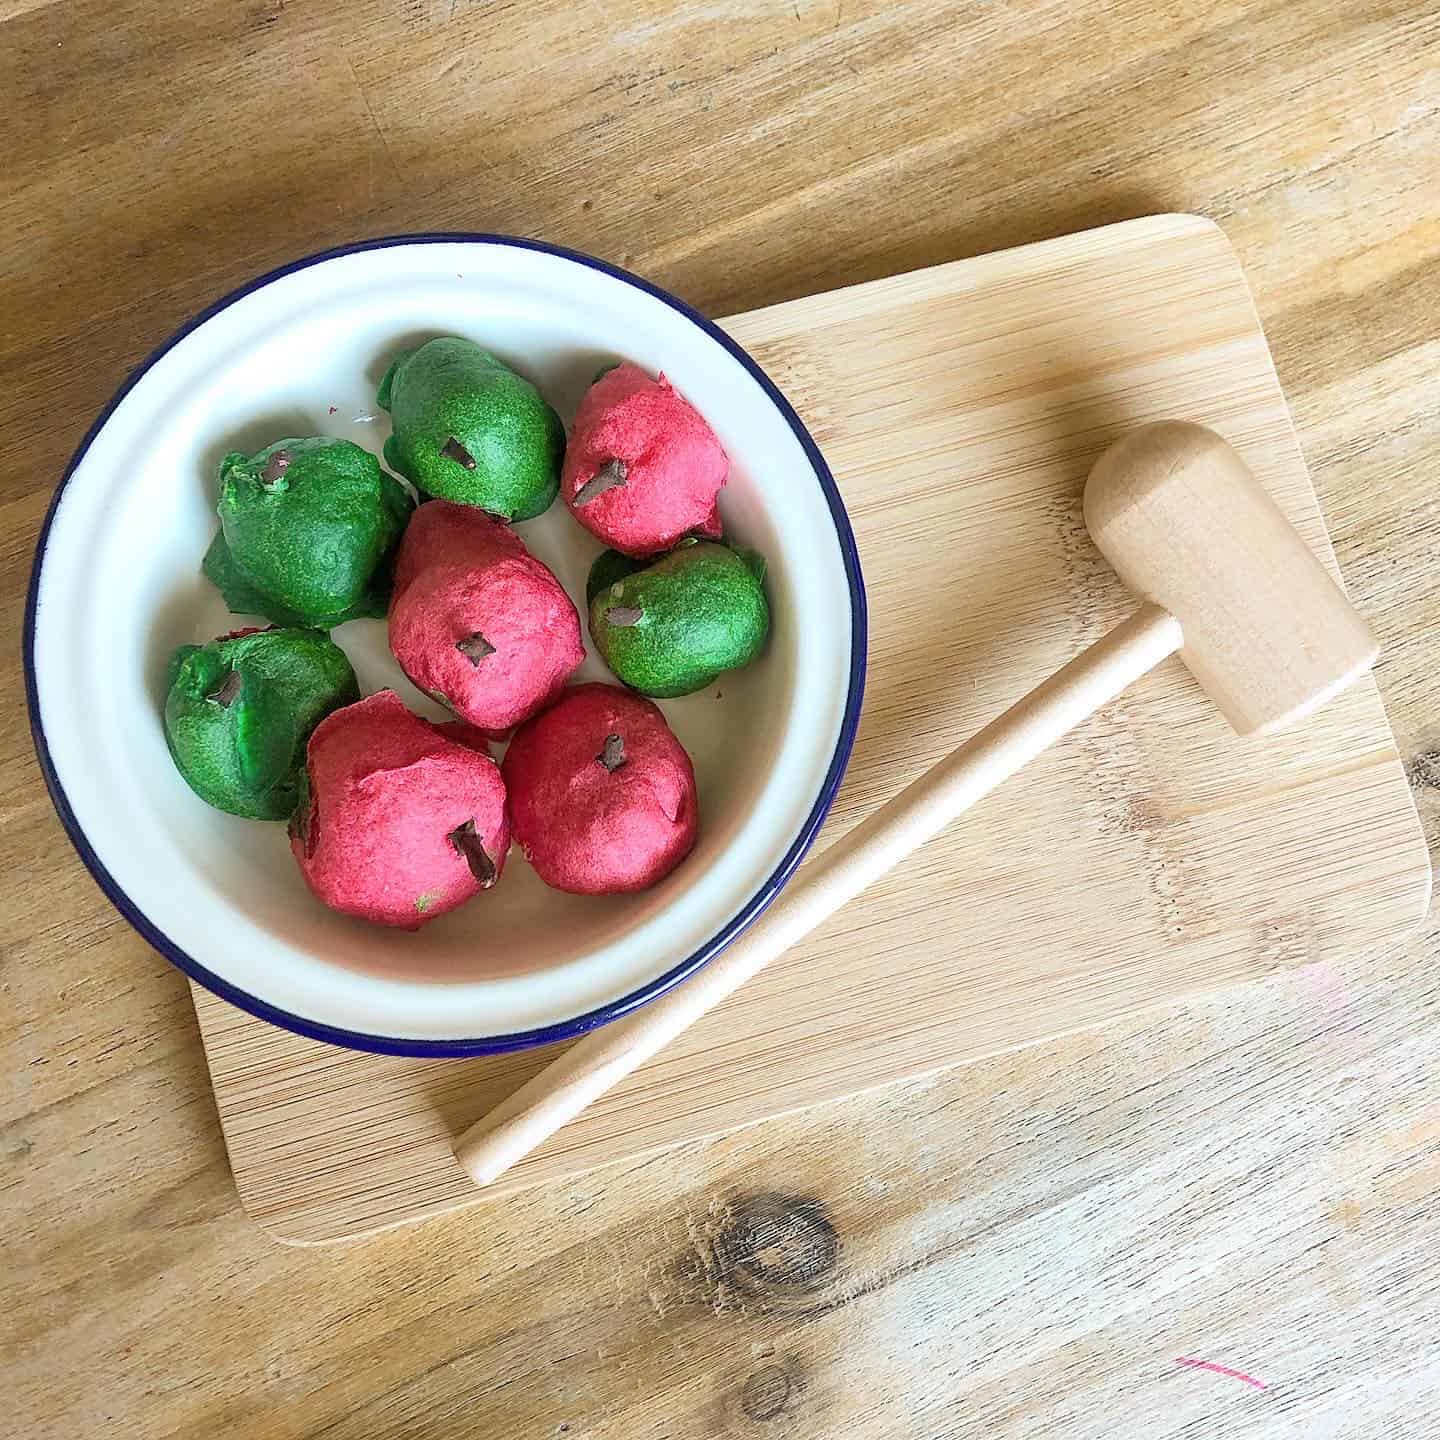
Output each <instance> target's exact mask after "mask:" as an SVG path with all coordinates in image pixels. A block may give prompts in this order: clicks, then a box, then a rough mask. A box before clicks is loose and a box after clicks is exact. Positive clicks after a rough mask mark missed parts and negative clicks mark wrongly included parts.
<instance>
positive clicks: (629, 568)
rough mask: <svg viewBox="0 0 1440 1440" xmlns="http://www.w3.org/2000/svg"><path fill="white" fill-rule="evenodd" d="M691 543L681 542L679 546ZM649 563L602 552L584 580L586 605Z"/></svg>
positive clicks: (614, 551)
mask: <svg viewBox="0 0 1440 1440" xmlns="http://www.w3.org/2000/svg"><path fill="white" fill-rule="evenodd" d="M688 543H691V542H688V541H681V544H688ZM649 563H650V562H649V561H648V560H637V559H635V557H634V556H633V555H625V554H623V553H622V552H621V551H619V550H602V551H601V552H600V553H599V554H598V555H597V556H596V557H595V560H594V563H593V564H592V565H591V566H590V574H589V575H588V576H587V577H586V580H585V603H586V604H587V605H588V604H589V603H590V602H591V601H592V600H593V599H594V598H595V597H596V596H597V595H598V594H599V593H600V592H601V591H602V590H608V589H609V588H610V587H611V586H612V585H613V584H614V583H615V582H616V581H617V580H623V579H624V578H625V577H626V576H627V575H633V574H634V573H635V572H636V571H637V570H643V569H644V568H645V567H646V565H648V564H649Z"/></svg>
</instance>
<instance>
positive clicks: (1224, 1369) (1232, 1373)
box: [1175, 1355, 1265, 1390]
mask: <svg viewBox="0 0 1440 1440" xmlns="http://www.w3.org/2000/svg"><path fill="white" fill-rule="evenodd" d="M1175 1363H1176V1364H1177V1365H1188V1366H1189V1367H1190V1368H1191V1369H1192V1370H1213V1371H1214V1372H1215V1373H1216V1374H1217V1375H1228V1376H1229V1377H1230V1378H1231V1379H1232V1380H1243V1381H1244V1382H1245V1383H1246V1384H1247V1385H1253V1386H1254V1387H1255V1388H1256V1389H1257V1390H1263V1389H1264V1388H1265V1382H1264V1381H1263V1380H1257V1379H1256V1378H1255V1377H1254V1376H1253V1375H1247V1374H1246V1373H1245V1372H1244V1371H1243V1370H1232V1369H1231V1368H1230V1367H1229V1366H1228V1365H1217V1364H1216V1363H1215V1362H1214V1361H1213V1360H1190V1359H1187V1358H1186V1357H1185V1356H1184V1355H1178V1356H1176V1358H1175Z"/></svg>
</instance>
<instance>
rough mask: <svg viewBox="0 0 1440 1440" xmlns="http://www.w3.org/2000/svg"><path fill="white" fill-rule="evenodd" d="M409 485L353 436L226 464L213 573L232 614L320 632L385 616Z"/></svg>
mask: <svg viewBox="0 0 1440 1440" xmlns="http://www.w3.org/2000/svg"><path fill="white" fill-rule="evenodd" d="M411 508H412V507H411V503H410V497H409V496H408V495H407V494H406V493H405V487H404V486H403V485H401V484H400V483H399V482H398V481H396V480H394V479H392V478H391V477H390V476H389V475H387V474H385V472H384V471H383V470H382V469H381V468H380V462H379V461H378V460H377V459H376V458H375V457H374V456H373V455H372V454H371V453H370V452H369V451H368V450H364V449H362V448H361V447H360V446H359V445H353V444H351V442H350V441H348V440H334V439H331V438H329V437H328V436H316V437H315V438H313V439H308V440H278V441H276V443H275V444H274V445H267V446H266V447H265V449H263V450H261V451H260V452H259V453H258V454H256V455H251V456H245V455H240V454H230V455H227V456H226V457H225V458H224V459H223V460H222V461H221V462H220V501H219V504H218V505H217V506H216V510H217V512H218V513H219V516H220V534H219V536H217V537H216V540H215V542H214V543H212V545H211V546H210V549H209V551H208V552H207V553H206V556H205V564H204V570H205V574H206V575H207V576H209V578H210V579H211V580H213V581H214V582H215V584H216V585H218V586H219V587H220V590H221V592H222V593H223V594H224V596H225V601H226V604H228V605H229V606H230V608H231V609H232V610H235V611H237V612H239V613H241V614H246V615H264V616H265V617H266V618H267V619H270V620H274V621H276V622H277V623H279V624H288V625H294V624H302V625H312V626H318V627H321V628H328V627H329V626H331V625H337V624H340V623H341V621H342V620H346V619H351V618H353V617H354V616H355V615H373V614H383V613H384V610H383V602H384V598H385V591H386V590H387V589H388V581H387V579H386V572H387V569H388V565H389V562H390V560H391V558H392V556H393V553H394V550H395V547H396V545H397V544H398V542H399V539H400V534H401V532H402V531H403V530H404V529H405V523H406V521H407V520H408V519H409V517H410V510H411Z"/></svg>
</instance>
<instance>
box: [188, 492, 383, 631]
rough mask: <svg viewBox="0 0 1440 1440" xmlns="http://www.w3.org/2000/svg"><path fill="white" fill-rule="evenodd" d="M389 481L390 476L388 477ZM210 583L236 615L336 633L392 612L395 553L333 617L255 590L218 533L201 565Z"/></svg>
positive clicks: (222, 533)
mask: <svg viewBox="0 0 1440 1440" xmlns="http://www.w3.org/2000/svg"><path fill="white" fill-rule="evenodd" d="M386 479H389V476H386ZM200 568H201V570H203V571H204V573H205V577H206V579H208V580H209V581H210V583H211V584H212V585H214V586H215V588H216V589H217V590H219V592H220V593H221V595H223V596H224V597H225V605H226V607H227V608H228V609H229V610H231V611H233V612H234V613H235V614H236V615H263V616H264V617H265V618H266V619H267V620H270V621H272V622H273V623H274V624H276V625H301V626H310V627H313V628H314V629H316V630H333V629H334V628H335V627H336V626H337V625H343V624H345V622H346V621H347V620H383V619H384V618H385V616H386V613H387V612H388V610H389V608H390V583H391V581H392V579H393V578H394V571H395V551H394V549H393V548H392V549H391V551H390V552H389V554H387V555H386V556H385V558H384V559H383V560H381V562H380V564H379V565H378V566H377V567H376V570H375V573H374V574H373V575H372V576H371V577H370V583H369V584H368V585H366V587H365V591H364V593H363V594H362V595H361V596H360V598H359V599H358V600H357V601H356V602H355V603H354V604H353V605H351V606H350V607H349V608H348V609H346V610H337V611H336V612H335V613H334V614H333V615H309V616H307V615H301V614H300V613H299V611H296V610H292V609H290V607H289V606H288V605H281V604H280V603H279V601H277V600H272V599H271V598H270V597H269V596H268V595H264V594H262V593H261V592H260V591H259V590H257V589H256V588H255V586H254V585H253V584H251V582H250V581H249V580H247V579H246V578H245V576H244V574H243V573H242V572H241V570H240V568H239V566H237V565H236V564H235V561H234V559H233V557H232V556H231V554H230V547H229V546H228V545H227V544H226V543H225V532H224V531H223V530H217V531H216V532H215V538H214V539H213V540H212V541H211V542H210V548H209V549H208V550H207V551H206V552H205V560H204V563H203V564H202V565H201V567H200Z"/></svg>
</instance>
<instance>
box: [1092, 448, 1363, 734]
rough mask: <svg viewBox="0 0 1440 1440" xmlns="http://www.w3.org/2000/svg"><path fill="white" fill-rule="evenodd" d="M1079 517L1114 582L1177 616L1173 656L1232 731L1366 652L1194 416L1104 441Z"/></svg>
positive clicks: (1325, 582)
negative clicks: (1179, 638) (1177, 647)
mask: <svg viewBox="0 0 1440 1440" xmlns="http://www.w3.org/2000/svg"><path fill="white" fill-rule="evenodd" d="M1085 524H1086V526H1087V527H1088V528H1089V531H1090V534H1091V537H1092V538H1093V539H1094V541H1095V543H1096V545H1098V546H1099V547H1100V551H1101V553H1102V554H1103V555H1104V556H1105V558H1106V559H1107V560H1108V561H1109V562H1110V563H1111V565H1113V566H1114V567H1115V570H1116V571H1117V573H1118V574H1119V576H1120V578H1121V579H1122V580H1124V582H1125V583H1126V585H1128V586H1129V587H1130V588H1131V589H1132V590H1133V591H1135V592H1136V594H1138V595H1141V596H1143V597H1144V598H1145V599H1147V600H1149V601H1151V602H1152V603H1153V604H1156V605H1159V606H1162V607H1163V608H1164V609H1166V610H1168V611H1169V612H1170V613H1171V614H1172V615H1173V616H1174V617H1175V618H1176V619H1177V620H1178V621H1179V622H1180V628H1181V629H1182V630H1183V631H1184V633H1185V644H1184V647H1183V648H1182V649H1181V651H1180V658H1181V659H1182V660H1183V661H1184V662H1185V664H1186V665H1187V666H1188V667H1189V669H1190V671H1191V673H1192V674H1193V675H1194V676H1195V678H1196V679H1197V680H1198V681H1199V682H1200V684H1201V686H1202V687H1203V689H1204V690H1205V692H1206V694H1207V695H1209V696H1210V698H1211V699H1212V700H1213V701H1214V702H1215V703H1216V705H1218V706H1219V707H1220V711H1221V713H1222V714H1223V715H1224V716H1225V718H1226V719H1227V720H1228V721H1229V722H1230V724H1231V725H1232V726H1234V728H1235V729H1236V730H1237V731H1238V732H1239V733H1240V734H1241V735H1255V734H1263V733H1265V732H1267V731H1270V730H1276V729H1279V728H1280V727H1281V726H1282V725H1287V724H1289V723H1290V722H1291V721H1292V720H1298V719H1299V718H1300V717H1301V716H1302V715H1306V714H1308V713H1309V712H1310V711H1311V710H1313V709H1315V708H1316V707H1317V706H1319V705H1321V704H1323V703H1324V702H1325V701H1326V700H1328V699H1329V698H1330V697H1331V696H1332V695H1334V694H1336V693H1337V692H1338V691H1340V690H1342V689H1344V687H1345V686H1346V685H1348V684H1349V683H1350V682H1351V681H1352V680H1354V679H1355V678H1356V677H1358V676H1360V675H1362V674H1364V673H1365V671H1367V670H1368V669H1369V668H1370V667H1371V666H1372V665H1373V664H1374V663H1375V656H1376V654H1377V651H1378V647H1377V646H1376V643H1375V638H1374V636H1373V635H1371V633H1370V630H1369V627H1368V626H1367V625H1366V624H1365V622H1364V621H1363V620H1362V619H1361V618H1360V616H1359V615H1357V614H1356V613H1355V610H1354V608H1353V607H1352V606H1351V604H1350V602H1349V601H1348V600H1347V599H1346V598H1345V595H1344V593H1343V592H1342V591H1341V589H1340V587H1339V586H1338V585H1337V584H1336V583H1335V581H1334V580H1333V579H1331V577H1330V574H1329V572H1328V571H1326V569H1325V567H1324V566H1323V565H1321V564H1320V562H1319V561H1318V560H1317V559H1316V558H1315V556H1314V555H1313V554H1312V553H1311V551H1310V549H1309V547H1308V546H1307V545H1306V544H1305V542H1304V541H1303V540H1302V539H1301V538H1300V536H1299V535H1298V534H1297V533H1296V532H1295V530H1294V528H1293V527H1292V526H1291V525H1290V523H1289V521H1287V520H1286V519H1285V517H1284V516H1283V515H1282V514H1281V513H1280V510H1279V507H1278V506H1277V505H1276V504H1275V502H1274V501H1273V500H1272V499H1271V498H1270V496H1269V495H1268V494H1266V492H1265V491H1264V490H1263V489H1262V488H1261V486H1260V484H1259V482H1258V481H1257V480H1256V479H1255V477H1254V476H1253V475H1252V474H1251V473H1250V471H1249V469H1248V468H1247V467H1246V465H1245V462H1244V461H1243V460H1242V459H1241V458H1240V456H1239V455H1238V454H1236V452H1235V451H1234V450H1233V449H1232V448H1231V447H1230V446H1229V445H1228V444H1227V443H1226V442H1225V441H1224V440H1222V439H1221V438H1220V436H1218V435H1217V434H1215V432H1214V431H1213V430H1207V429H1206V428H1205V427H1204V426H1203V425H1191V424H1186V423H1184V422H1181V421H1173V420H1166V421H1161V422H1159V423H1158V424H1154V425H1146V426H1144V427H1143V428H1141V429H1139V430H1135V431H1132V432H1131V433H1130V434H1129V435H1126V436H1125V437H1124V438H1123V439H1121V440H1119V441H1117V442H1116V443H1115V444H1114V445H1112V446H1111V447H1110V448H1109V449H1108V450H1107V451H1106V452H1105V453H1104V454H1103V455H1102V456H1101V457H1100V459H1099V460H1098V461H1096V463H1095V468H1094V469H1093V470H1092V471H1091V472H1090V478H1089V480H1088V481H1087V482H1086V485H1085Z"/></svg>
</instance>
